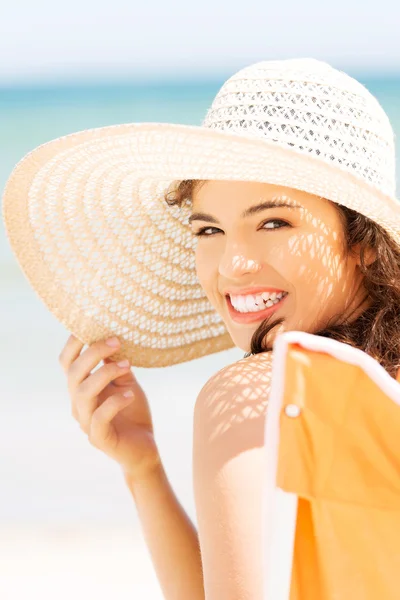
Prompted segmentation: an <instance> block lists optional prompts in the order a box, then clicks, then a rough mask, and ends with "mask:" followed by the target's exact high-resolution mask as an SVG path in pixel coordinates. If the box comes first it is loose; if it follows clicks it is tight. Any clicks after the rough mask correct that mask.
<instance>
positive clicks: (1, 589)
mask: <svg viewBox="0 0 400 600" xmlns="http://www.w3.org/2000/svg"><path fill="white" fill-rule="evenodd" d="M0 597H1V599H2V600H22V599H25V598H26V599H28V598H30V599H34V600H36V599H37V600H39V599H40V600H47V599H49V600H50V599H52V600H53V599H54V598H57V600H70V599H71V598H74V599H76V600H81V599H82V600H103V599H104V600H105V599H107V600H109V599H110V598H118V600H128V599H129V600H133V599H139V598H140V599H141V598H146V600H162V598H163V595H162V593H161V590H160V587H159V585H158V582H157V578H156V575H155V572H154V570H153V566H152V563H151V559H150V557H149V554H148V552H147V548H146V546H145V545H144V542H141V541H140V540H138V538H137V535H136V533H135V531H134V530H133V529H132V528H126V527H124V528H123V527H116V526H113V527H101V528H98V527H95V526H93V527H88V526H85V527H77V526H61V525H60V526H51V527H46V526H41V527H39V526H30V525H27V526H20V527H16V526H15V525H13V526H12V527H11V526H9V527H7V526H2V527H1V528H0Z"/></svg>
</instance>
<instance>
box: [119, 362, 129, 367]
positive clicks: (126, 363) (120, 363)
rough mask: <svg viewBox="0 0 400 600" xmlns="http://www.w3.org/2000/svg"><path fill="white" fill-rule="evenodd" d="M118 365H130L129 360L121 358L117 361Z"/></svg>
mask: <svg viewBox="0 0 400 600" xmlns="http://www.w3.org/2000/svg"><path fill="white" fill-rule="evenodd" d="M117 365H118V366H119V367H122V368H124V367H129V360H121V361H120V362H117Z"/></svg>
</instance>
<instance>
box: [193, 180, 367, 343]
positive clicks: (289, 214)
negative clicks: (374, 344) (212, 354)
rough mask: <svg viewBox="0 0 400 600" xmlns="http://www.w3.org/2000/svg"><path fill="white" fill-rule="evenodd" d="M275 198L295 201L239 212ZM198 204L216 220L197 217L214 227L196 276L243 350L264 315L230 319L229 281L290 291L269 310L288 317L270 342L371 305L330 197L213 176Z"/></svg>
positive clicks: (203, 240) (199, 224)
mask: <svg viewBox="0 0 400 600" xmlns="http://www.w3.org/2000/svg"><path fill="white" fill-rule="evenodd" d="M271 200H272V201H274V202H277V201H280V202H285V203H287V204H289V205H290V206H289V207H275V208H272V209H267V210H263V211H262V212H258V213H257V214H253V215H251V216H250V217H246V218H242V212H243V211H244V210H245V209H248V208H249V207H251V206H254V205H255V204H258V203H260V202H265V201H271ZM193 211H194V212H197V211H201V212H203V213H208V214H211V215H213V216H214V217H215V218H216V219H217V220H218V223H211V222H208V221H205V220H199V221H194V222H193V223H192V230H193V232H196V231H199V230H200V229H201V228H203V227H207V228H212V229H207V232H206V234H205V235H204V236H203V237H199V238H198V244H197V247H196V268H197V275H198V278H199V281H200V283H201V285H202V287H203V289H204V290H205V293H206V295H207V297H208V299H209V301H210V302H211V304H212V305H213V306H214V308H215V309H216V310H217V312H218V313H219V314H220V315H221V317H222V319H223V320H224V322H225V325H226V327H227V329H228V331H229V334H230V335H231V337H232V339H233V341H234V343H235V345H236V346H237V347H239V348H241V349H242V350H244V351H245V352H249V350H250V342H251V338H252V335H253V334H254V332H255V331H256V330H257V329H258V328H259V327H260V325H261V323H262V321H257V322H254V323H251V324H239V323H236V322H235V321H233V319H232V318H231V316H230V314H229V311H228V307H227V305H226V300H225V297H224V296H223V294H222V293H221V292H222V291H223V290H224V289H226V288H231V287H232V288H234V289H240V288H247V287H252V286H253V287H254V286H265V287H273V288H277V289H280V290H284V291H286V292H288V293H289V295H288V296H287V298H286V299H285V301H284V303H283V304H282V306H279V305H278V308H277V310H276V311H275V312H274V313H273V315H272V316H271V317H270V320H273V321H275V320H276V319H278V318H280V317H283V318H284V322H283V324H282V326H281V327H280V328H279V329H278V328H276V329H273V330H272V331H271V333H270V334H269V336H270V337H269V338H268V343H269V345H271V344H272V343H273V340H274V339H275V337H276V335H277V333H278V332H279V331H288V330H302V331H308V332H310V333H312V332H314V331H317V330H319V329H323V328H324V327H326V326H327V324H328V323H331V322H332V320H333V321H335V320H338V321H342V320H343V319H344V317H350V316H351V318H356V316H358V314H360V312H362V310H363V309H364V308H365V307H366V305H365V303H364V304H363V306H361V307H359V305H360V303H361V302H362V301H363V300H364V299H365V291H364V289H363V286H362V275H361V272H360V270H359V256H358V254H357V253H354V254H349V255H346V254H345V244H344V235H343V225H342V221H341V219H340V215H339V213H338V211H337V210H336V208H335V205H334V204H333V203H331V202H329V201H328V200H326V199H324V198H319V197H318V196H314V195H311V194H308V193H306V192H303V191H300V190H296V189H291V188H287V187H283V186H276V185H272V184H266V183H256V182H241V181H240V182H237V181H236V182H228V181H208V182H207V183H206V185H204V186H202V187H200V188H199V190H197V191H195V192H194V195H193ZM266 221H270V223H269V224H267V223H266ZM271 222H272V223H271ZM282 222H286V223H288V225H286V226H282ZM355 309H358V312H357V313H353V311H354V310H355Z"/></svg>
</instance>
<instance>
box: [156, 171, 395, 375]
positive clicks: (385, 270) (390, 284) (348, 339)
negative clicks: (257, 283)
mask: <svg viewBox="0 0 400 600" xmlns="http://www.w3.org/2000/svg"><path fill="white" fill-rule="evenodd" d="M201 184H202V181H201V180H198V179H186V180H183V181H180V182H176V185H175V187H174V188H173V189H172V190H170V191H168V192H166V193H165V197H164V199H165V201H166V202H167V203H168V204H169V205H170V206H172V205H178V206H180V205H181V204H182V203H183V202H185V201H186V200H187V199H189V200H191V199H192V194H193V192H194V190H195V189H197V187H199V186H200V185H201ZM332 204H333V205H334V206H335V208H336V209H337V210H338V211H339V215H340V216H341V219H342V222H343V227H344V233H345V239H346V251H347V252H350V250H351V249H352V248H353V246H354V245H356V244H359V247H360V263H361V264H360V269H361V272H362V274H363V275H364V286H365V289H366V292H367V296H368V297H369V307H368V308H367V309H366V310H365V311H364V312H363V313H362V314H361V315H360V316H359V317H358V318H357V319H356V320H354V321H352V322H344V323H340V324H336V325H335V324H334V323H331V324H328V325H327V326H326V327H325V328H324V329H322V330H320V331H316V332H313V333H314V335H320V336H324V337H328V338H331V339H334V340H338V341H339V342H343V343H345V344H349V345H350V346H353V347H355V348H359V349H361V350H363V351H364V352H366V353H367V354H369V355H370V356H372V357H373V358H374V359H376V360H377V361H378V362H379V363H380V364H381V365H382V366H383V367H384V368H385V369H386V371H387V372H388V373H389V374H390V375H391V376H392V377H393V378H396V376H397V372H398V369H399V368H400V247H399V246H398V245H397V244H396V243H395V241H394V240H392V238H391V237H390V236H389V234H388V233H387V232H386V231H385V229H383V227H381V226H380V225H378V224H376V223H375V222H374V221H371V219H368V218H367V217H365V216H364V215H362V214H360V213H358V212H356V211H354V210H352V209H350V208H347V207H346V206H342V205H340V204H336V203H333V202H332ZM370 248H372V249H373V250H374V251H375V253H376V259H375V260H374V262H372V263H370V264H367V261H366V252H367V251H368V250H369V249H370ZM283 321H284V319H282V318H280V319H277V320H276V321H272V322H271V321H270V320H269V319H265V320H264V321H263V322H262V323H261V325H260V326H259V327H258V328H257V329H256V331H255V332H254V333H253V336H252V338H251V344H250V352H248V353H246V354H245V357H247V356H251V355H252V354H260V353H261V352H268V351H271V350H272V347H266V346H265V345H263V343H264V341H265V338H266V337H267V335H268V333H269V332H270V331H271V330H272V329H273V328H274V327H276V326H277V325H280V324H281V323H282V322H283Z"/></svg>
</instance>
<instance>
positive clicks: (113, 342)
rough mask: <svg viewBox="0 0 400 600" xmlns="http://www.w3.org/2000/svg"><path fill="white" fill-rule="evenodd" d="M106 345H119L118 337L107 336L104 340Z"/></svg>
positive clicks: (113, 346) (114, 346)
mask: <svg viewBox="0 0 400 600" xmlns="http://www.w3.org/2000/svg"><path fill="white" fill-rule="evenodd" d="M106 344H107V346H111V347H112V348H116V347H117V346H119V339H118V338H117V337H112V338H109V339H108V340H107V341H106Z"/></svg>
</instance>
